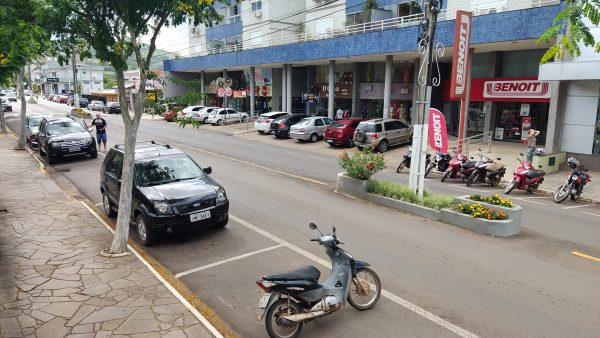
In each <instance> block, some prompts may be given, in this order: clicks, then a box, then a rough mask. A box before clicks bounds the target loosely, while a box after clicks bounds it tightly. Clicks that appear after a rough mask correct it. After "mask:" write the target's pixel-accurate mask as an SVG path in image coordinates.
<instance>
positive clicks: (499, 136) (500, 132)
mask: <svg viewBox="0 0 600 338" xmlns="http://www.w3.org/2000/svg"><path fill="white" fill-rule="evenodd" d="M494 139H495V140H499V141H502V140H504V128H496V131H495V132H494Z"/></svg>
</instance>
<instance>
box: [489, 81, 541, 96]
mask: <svg viewBox="0 0 600 338" xmlns="http://www.w3.org/2000/svg"><path fill="white" fill-rule="evenodd" d="M483 97H485V98H515V99H527V98H548V99H549V98H550V82H547V81H537V80H516V81H485V83H484V85H483Z"/></svg>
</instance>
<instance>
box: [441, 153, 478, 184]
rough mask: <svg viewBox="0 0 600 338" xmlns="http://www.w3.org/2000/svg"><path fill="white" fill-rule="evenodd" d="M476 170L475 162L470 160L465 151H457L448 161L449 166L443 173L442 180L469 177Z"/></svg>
mask: <svg viewBox="0 0 600 338" xmlns="http://www.w3.org/2000/svg"><path fill="white" fill-rule="evenodd" d="M474 170H475V162H473V161H469V160H468V158H467V156H465V155H464V154H463V153H457V152H455V154H454V157H453V158H452V159H451V160H450V162H449V163H448V168H447V169H446V171H444V175H442V182H444V181H445V180H446V179H447V178H449V177H450V178H462V180H463V181H464V180H465V179H466V178H469V177H470V176H471V174H472V173H473V171H474Z"/></svg>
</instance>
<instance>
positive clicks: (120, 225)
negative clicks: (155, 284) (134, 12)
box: [110, 69, 141, 254]
mask: <svg viewBox="0 0 600 338" xmlns="http://www.w3.org/2000/svg"><path fill="white" fill-rule="evenodd" d="M115 72H116V76H117V87H118V90H119V103H120V104H121V117H122V118H123V124H124V125H125V154H124V156H123V170H122V172H121V191H120V193H119V214H118V216H117V229H116V231H115V237H114V238H113V242H112V245H111V247H110V253H112V254H118V253H123V252H125V251H126V249H127V240H128V238H129V224H130V220H131V201H132V193H133V169H134V163H135V143H136V139H137V130H138V126H139V122H140V117H141V112H140V114H139V115H140V116H138V112H137V110H138V106H137V105H135V106H134V107H135V108H134V109H135V110H136V112H135V115H134V119H133V120H132V119H131V116H130V115H129V107H127V98H126V96H125V76H124V74H123V70H122V69H117V70H116V71H115Z"/></svg>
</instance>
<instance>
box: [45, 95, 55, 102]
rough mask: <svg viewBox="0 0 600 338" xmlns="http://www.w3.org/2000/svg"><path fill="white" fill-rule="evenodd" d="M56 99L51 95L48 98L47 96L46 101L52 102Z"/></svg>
mask: <svg viewBox="0 0 600 338" xmlns="http://www.w3.org/2000/svg"><path fill="white" fill-rule="evenodd" d="M53 99H54V94H49V95H48V96H46V100H48V101H52V100H53Z"/></svg>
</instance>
